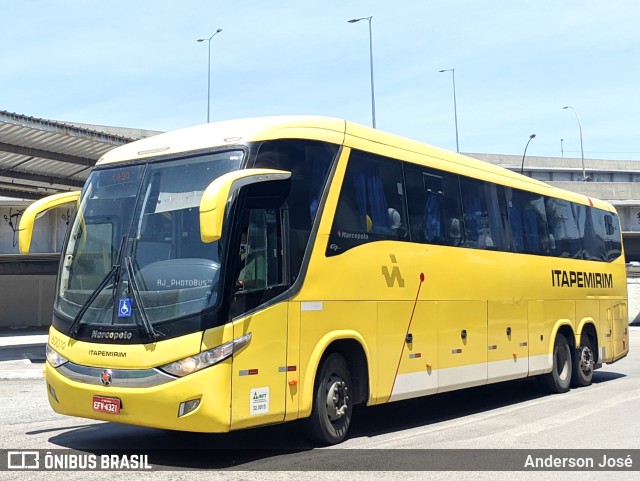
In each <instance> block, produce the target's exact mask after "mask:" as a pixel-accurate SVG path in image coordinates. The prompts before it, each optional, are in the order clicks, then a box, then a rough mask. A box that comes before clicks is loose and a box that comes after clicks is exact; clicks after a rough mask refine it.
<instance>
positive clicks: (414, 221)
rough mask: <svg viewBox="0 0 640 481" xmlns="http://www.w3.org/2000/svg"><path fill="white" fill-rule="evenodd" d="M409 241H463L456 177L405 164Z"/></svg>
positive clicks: (448, 244) (444, 242) (443, 243)
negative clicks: (409, 227)
mask: <svg viewBox="0 0 640 481" xmlns="http://www.w3.org/2000/svg"><path fill="white" fill-rule="evenodd" d="M405 173H406V184H407V200H408V207H409V220H410V225H411V240H412V241H413V242H422V243H428V244H439V245H447V246H460V245H463V244H464V232H463V229H462V213H461V206H460V183H459V181H458V176H456V175H453V174H449V173H446V172H441V171H436V170H433V169H427V168H424V167H420V166H417V165H413V164H405Z"/></svg>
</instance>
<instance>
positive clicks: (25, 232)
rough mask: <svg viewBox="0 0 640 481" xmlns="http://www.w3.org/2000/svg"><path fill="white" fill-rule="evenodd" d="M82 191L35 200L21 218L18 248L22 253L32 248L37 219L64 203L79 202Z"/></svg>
mask: <svg viewBox="0 0 640 481" xmlns="http://www.w3.org/2000/svg"><path fill="white" fill-rule="evenodd" d="M79 198H80V191H79V190H77V191H74V192H62V193H61V194H54V195H50V196H48V197H44V198H42V199H39V200H37V201H35V202H34V203H33V204H31V205H30V206H29V207H27V208H26V209H25V211H24V213H23V214H22V217H21V218H20V226H19V227H18V248H19V249H20V253H21V254H28V253H29V249H30V248H31V237H32V236H33V228H34V226H35V223H36V219H37V218H38V217H40V216H42V214H44V213H45V212H46V211H48V210H50V209H54V208H56V207H59V206H61V205H64V204H71V203H72V202H78V199H79Z"/></svg>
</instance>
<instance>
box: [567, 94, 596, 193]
mask: <svg viewBox="0 0 640 481" xmlns="http://www.w3.org/2000/svg"><path fill="white" fill-rule="evenodd" d="M562 108H563V110H566V109H571V110H573V113H574V114H576V119H577V120H578V129H579V130H580V158H581V159H582V181H583V182H588V181H589V180H590V179H589V178H588V177H587V171H586V169H585V168H584V147H583V146H582V124H581V123H580V117H578V112H576V109H574V108H573V107H572V106H571V105H566V106H564V107H562Z"/></svg>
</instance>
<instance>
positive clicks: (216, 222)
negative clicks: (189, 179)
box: [200, 169, 291, 243]
mask: <svg viewBox="0 0 640 481" xmlns="http://www.w3.org/2000/svg"><path fill="white" fill-rule="evenodd" d="M290 177H291V172H287V171H284V170H273V169H243V170H234V171H233V172H229V173H227V174H224V175H222V176H220V177H218V178H217V179H216V180H214V181H213V182H211V184H209V186H208V187H207V188H206V189H205V191H204V193H203V194H202V199H201V200H200V239H201V240H202V242H205V243H209V242H213V241H217V240H218V239H220V237H222V224H223V222H224V212H225V209H226V207H227V202H228V201H229V197H231V196H232V195H233V194H234V193H235V192H237V191H238V190H240V189H241V188H242V187H244V186H246V185H250V184H258V183H261V182H272V181H274V180H286V179H288V178H290Z"/></svg>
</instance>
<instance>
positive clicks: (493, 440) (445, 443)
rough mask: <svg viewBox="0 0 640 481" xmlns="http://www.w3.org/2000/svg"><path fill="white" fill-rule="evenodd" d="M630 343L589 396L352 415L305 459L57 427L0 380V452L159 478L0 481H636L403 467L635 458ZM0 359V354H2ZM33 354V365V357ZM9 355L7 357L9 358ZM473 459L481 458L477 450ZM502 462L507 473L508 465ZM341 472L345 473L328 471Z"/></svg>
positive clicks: (204, 439) (246, 443)
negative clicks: (68, 454) (107, 456)
mask: <svg viewBox="0 0 640 481" xmlns="http://www.w3.org/2000/svg"><path fill="white" fill-rule="evenodd" d="M630 334H631V335H630V337H631V353H630V355H629V356H628V357H627V358H625V359H623V360H622V361H620V362H618V363H615V364H613V365H608V366H605V367H604V368H603V369H601V370H599V371H596V373H595V374H594V382H593V384H592V385H591V386H589V387H586V388H581V389H572V390H571V391H570V392H569V393H566V394H562V395H543V394H540V393H539V392H538V391H537V390H536V388H535V386H534V383H533V382H532V381H530V380H523V381H514V382H509V383H502V384H497V385H491V386H484V387H480V388H473V389H469V390H466V391H459V392H453V393H446V394H441V395H437V396H432V397H428V398H423V399H417V400H410V401H403V402H397V403H392V404H388V405H383V406H377V407H371V408H364V409H358V410H356V411H355V414H354V419H353V424H352V427H351V432H350V436H349V438H348V439H347V440H346V441H345V442H343V443H342V444H340V445H339V446H337V447H335V448H332V449H317V448H314V446H313V445H312V444H310V443H309V442H308V441H307V440H306V439H305V437H304V431H303V429H302V428H303V426H302V425H301V424H300V423H288V424H284V425H278V426H271V427H267V428H261V429H253V430H247V431H242V432H236V433H230V434H226V435H218V434H194V433H176V432H171V431H164V430H155V429H148V428H140V427H135V426H126V425H119V424H115V423H104V422H95V421H90V420H86V419H76V418H69V417H64V416H60V415H57V414H55V413H54V412H53V411H52V410H51V409H50V407H49V405H48V401H47V398H46V395H45V385H44V380H43V379H41V378H39V379H6V378H5V379H3V380H0V425H1V426H2V429H1V430H0V449H11V450H16V449H20V450H25V449H51V450H59V449H72V450H79V451H81V452H82V453H103V452H104V450H110V449H117V450H122V449H125V450H130V452H132V453H136V452H139V453H142V452H144V453H148V454H149V462H150V464H151V465H153V466H155V467H161V468H162V469H163V470H162V471H154V472H152V473H150V472H125V471H120V472H117V473H114V472H92V473H90V474H89V473H87V472H63V473H62V472H57V473H53V472H30V473H26V472H14V471H12V472H4V473H2V472H0V479H65V480H71V479H83V480H86V479H87V477H88V476H90V477H91V479H105V480H106V479H120V478H122V479H151V478H153V479H156V480H169V479H172V480H173V479H201V478H202V477H203V476H205V475H206V477H207V479H225V480H227V479H246V480H255V479H309V480H316V481H317V480H319V479H335V477H336V476H347V477H348V479H354V480H359V479H377V480H379V479H393V480H402V481H406V480H408V479H443V480H445V479H446V480H449V481H450V480H451V479H452V478H453V479H456V480H457V479H460V480H467V479H468V480H476V479H487V480H488V479H491V480H494V479H510V480H511V479H514V478H515V479H531V480H541V479H552V478H553V479H581V480H589V479H597V480H600V479H616V480H618V479H635V480H637V479H640V471H639V470H640V466H635V469H636V471H635V472H621V471H608V472H602V471H600V472H597V471H566V470H564V471H560V472H550V471H542V472H540V471H538V472H531V471H528V472H527V471H523V470H518V472H517V473H513V472H505V471H500V470H498V471H497V472H492V471H479V472H474V471H456V472H451V471H448V472H439V471H425V470H424V463H422V464H421V463H415V460H416V459H417V458H416V456H418V457H420V456H421V457H423V458H424V459H427V460H429V459H433V460H434V462H435V461H436V460H435V458H429V456H433V453H443V455H445V456H448V457H449V461H448V462H449V464H451V462H452V461H451V458H452V457H453V458H454V459H458V460H459V465H460V468H459V469H468V466H469V465H470V464H471V465H474V463H477V464H478V465H482V464H483V462H484V461H486V460H487V459H489V460H492V459H493V461H492V463H490V464H491V465H492V466H495V457H496V456H498V457H500V456H502V455H504V453H507V454H508V453H509V451H506V450H509V449H519V450H524V451H523V452H529V450H531V452H532V453H535V452H536V451H535V450H554V452H555V451H557V452H558V453H561V452H562V451H561V450H565V449H572V450H579V451H577V452H584V453H598V454H600V451H601V450H603V449H606V450H613V449H615V450H620V451H618V453H620V454H621V455H623V456H624V453H630V452H635V451H637V450H638V449H640V434H639V433H640V416H638V415H637V414H636V412H635V409H636V407H637V406H638V405H639V403H640V350H636V349H634V347H635V346H638V345H640V328H637V327H635V328H631V330H630ZM3 349H4V348H3ZM12 349H13V348H12ZM0 351H2V349H0ZM4 352H5V354H6V352H7V351H6V349H5V351H4ZM34 352H35V353H36V354H37V353H38V352H39V348H35V349H34ZM13 355H14V357H17V356H15V352H14V353H13ZM1 357H2V356H1V355H0V358H1ZM38 362H39V359H38V358H37V356H36V357H34V360H33V364H34V365H35V366H36V367H35V370H38V368H37V363H38ZM31 368H32V369H34V366H31ZM480 449H483V450H487V451H477V450H480ZM415 450H420V451H415ZM434 450H442V451H434ZM589 450H595V451H589ZM633 450H635V451H633ZM52 452H54V453H57V452H58V451H52ZM574 454H575V452H574ZM636 455H637V453H635V454H634V456H636ZM492 457H493V458H492ZM600 457H601V456H600ZM636 457H637V456H636ZM420 459H422V458H420ZM505 459H506V461H505V463H507V464H506V465H509V464H508V463H509V457H508V456H506V458H505ZM598 459H599V458H598ZM638 463H640V461H638ZM435 464H437V463H435ZM454 465H455V464H454ZM416 466H418V468H416ZM509 466H510V465H509ZM173 469H179V471H175V470H173ZM230 469H231V471H230ZM310 469H312V470H314V471H310ZM415 469H422V470H421V471H415ZM172 470H173V471H172ZM202 470H206V473H203V471H202ZM342 470H348V471H346V472H337V471H342Z"/></svg>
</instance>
